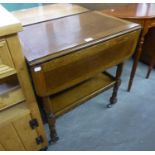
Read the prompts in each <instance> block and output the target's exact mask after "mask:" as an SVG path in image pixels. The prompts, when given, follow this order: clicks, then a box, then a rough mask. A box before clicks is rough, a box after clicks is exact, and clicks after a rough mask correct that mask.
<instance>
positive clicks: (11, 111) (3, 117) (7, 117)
mask: <svg viewBox="0 0 155 155" xmlns="http://www.w3.org/2000/svg"><path fill="white" fill-rule="evenodd" d="M29 113H30V110H29V109H28V108H27V107H26V103H25V102H22V103H21V104H17V105H15V106H13V107H11V108H8V109H6V110H4V111H1V112H0V126H1V125H5V124H6V123H10V121H13V120H16V119H17V118H20V117H21V116H23V115H24V114H25V115H26V114H29Z"/></svg>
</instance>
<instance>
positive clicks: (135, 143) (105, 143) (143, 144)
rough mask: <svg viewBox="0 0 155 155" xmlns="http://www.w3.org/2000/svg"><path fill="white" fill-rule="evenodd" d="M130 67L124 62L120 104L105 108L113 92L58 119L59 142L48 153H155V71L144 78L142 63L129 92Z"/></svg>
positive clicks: (51, 146)
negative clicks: (126, 151) (136, 151)
mask: <svg viewBox="0 0 155 155" xmlns="http://www.w3.org/2000/svg"><path fill="white" fill-rule="evenodd" d="M131 65H132V60H129V61H128V62H126V63H125V67H124V71H123V76H122V85H121V86H120V89H119V94H118V102H117V104H116V105H115V106H113V107H112V108H109V109H107V108H106V104H107V103H108V102H109V97H110V96H111V92H112V89H111V90H108V91H106V92H104V93H102V94H100V95H98V96H96V97H95V98H93V99H91V100H89V101H88V102H85V103H84V104H82V105H80V106H78V107H77V108H75V109H73V110H72V111H70V112H68V113H66V114H64V115H63V116H61V117H60V118H58V119H57V123H56V127H57V131H58V135H59V138H60V140H59V141H58V142H57V143H56V144H53V145H49V147H48V150H49V151H54V150H55V151H56V150H58V151H66V150H68V151H69V150H73V151H76V150H78V151H83V150H102V151H104V150H105V151H113V150H120V151H121V150H155V134H154V132H155V72H154V71H152V73H151V76H150V78H149V79H145V75H146V72H147V66H146V65H144V64H142V63H139V66H138V70H137V73H136V76H135V80H134V84H133V87H132V90H131V92H130V93H129V92H127V91H126V89H127V84H128V79H129V74H130V70H131ZM114 71H115V68H112V69H110V72H111V73H114ZM45 128H46V130H47V134H48V128H47V125H45Z"/></svg>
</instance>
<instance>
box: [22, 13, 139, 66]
mask: <svg viewBox="0 0 155 155" xmlns="http://www.w3.org/2000/svg"><path fill="white" fill-rule="evenodd" d="M139 27H140V26H139V25H138V24H135V23H130V22H127V21H124V20H121V19H118V18H114V17H111V16H106V15H103V14H101V13H100V12H97V11H92V12H86V13H82V14H77V15H74V16H68V17H64V18H59V19H56V20H51V21H48V22H43V23H39V24H34V25H30V26H26V27H24V31H23V32H20V33H19V36H20V40H21V43H22V46H23V50H24V54H25V57H26V59H27V60H28V62H29V64H30V65H34V64H37V63H41V62H43V61H45V60H49V59H51V58H55V57H58V56H61V55H64V54H66V53H69V52H72V51H75V50H77V49H80V48H84V47H88V46H90V45H95V44H96V43H97V42H102V41H105V40H108V39H110V38H113V37H116V36H118V35H121V34H124V33H126V32H129V31H133V30H135V29H139Z"/></svg>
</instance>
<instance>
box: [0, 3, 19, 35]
mask: <svg viewBox="0 0 155 155" xmlns="http://www.w3.org/2000/svg"><path fill="white" fill-rule="evenodd" d="M21 30H22V26H21V23H20V22H19V20H18V19H16V18H15V17H14V16H13V15H12V14H11V13H10V12H8V11H7V10H6V9H5V8H3V6H1V5H0V37H1V36H5V35H8V34H13V33H16V32H19V31H21Z"/></svg>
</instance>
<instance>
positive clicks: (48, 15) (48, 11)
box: [12, 4, 88, 26]
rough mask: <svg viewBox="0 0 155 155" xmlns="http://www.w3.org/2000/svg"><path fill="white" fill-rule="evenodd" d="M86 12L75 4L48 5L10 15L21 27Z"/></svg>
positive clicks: (14, 12)
mask: <svg viewBox="0 0 155 155" xmlns="http://www.w3.org/2000/svg"><path fill="white" fill-rule="evenodd" d="M86 11H88V9H86V8H84V7H81V6H78V5H75V4H48V5H43V6H38V7H33V8H30V9H23V10H17V11H13V12H12V14H13V15H14V16H15V17H17V18H18V19H19V21H20V22H21V23H22V26H27V25H31V24H35V23H39V22H43V21H47V20H51V19H52V20H53V19H56V18H61V17H64V16H69V15H74V14H79V13H83V12H86Z"/></svg>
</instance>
